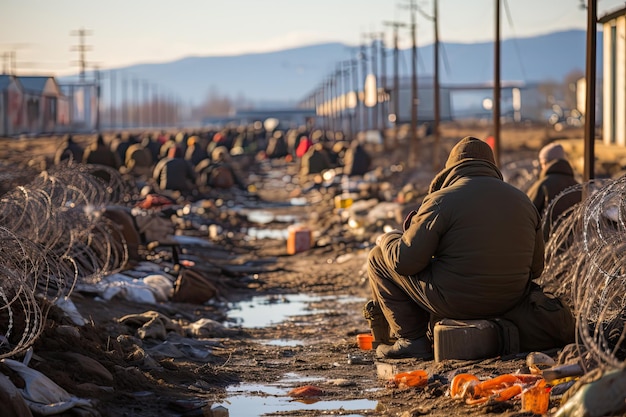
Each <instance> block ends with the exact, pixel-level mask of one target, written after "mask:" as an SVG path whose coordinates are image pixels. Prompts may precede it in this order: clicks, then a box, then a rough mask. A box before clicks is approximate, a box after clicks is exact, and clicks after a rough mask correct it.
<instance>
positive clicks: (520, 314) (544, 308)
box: [502, 283, 576, 352]
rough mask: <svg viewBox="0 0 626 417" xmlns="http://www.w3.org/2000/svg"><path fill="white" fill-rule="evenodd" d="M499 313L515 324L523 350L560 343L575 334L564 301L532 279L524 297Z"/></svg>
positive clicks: (565, 343)
mask: <svg viewBox="0 0 626 417" xmlns="http://www.w3.org/2000/svg"><path fill="white" fill-rule="evenodd" d="M502 317H503V318H505V319H507V320H510V321H511V322H513V323H514V324H515V325H516V326H517V328H518V331H519V338H520V349H521V350H522V351H525V352H528V351H535V350H547V349H553V348H559V347H563V346H565V345H567V344H569V343H573V342H574V339H575V337H576V336H575V333H576V320H575V319H574V315H573V314H572V311H571V310H570V308H569V307H568V306H567V304H565V302H564V301H562V300H561V299H560V298H559V297H557V296H555V295H553V294H551V293H547V292H544V291H543V289H542V288H541V287H540V286H539V285H537V284H535V283H531V285H530V289H529V292H528V294H527V295H526V297H524V299H523V300H522V301H521V302H520V303H519V304H518V305H517V306H515V307H514V308H513V309H512V310H510V311H509V312H507V313H506V314H504V315H503V316H502Z"/></svg>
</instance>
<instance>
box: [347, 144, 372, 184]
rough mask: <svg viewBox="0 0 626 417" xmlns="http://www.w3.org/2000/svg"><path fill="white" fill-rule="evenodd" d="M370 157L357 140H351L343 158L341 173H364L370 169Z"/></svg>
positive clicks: (354, 174) (351, 174) (353, 174)
mask: <svg viewBox="0 0 626 417" xmlns="http://www.w3.org/2000/svg"><path fill="white" fill-rule="evenodd" d="M371 163H372V157H371V156H370V154H369V153H368V152H367V151H366V150H365V148H364V147H363V145H362V144H361V143H360V142H359V141H358V140H353V141H352V142H351V143H350V146H349V147H348V149H347V150H346V153H345V155H344V158H343V165H344V166H343V173H344V174H346V175H348V176H356V175H364V174H365V173H366V172H367V171H369V169H370V164H371Z"/></svg>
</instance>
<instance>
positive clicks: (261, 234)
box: [247, 227, 289, 240]
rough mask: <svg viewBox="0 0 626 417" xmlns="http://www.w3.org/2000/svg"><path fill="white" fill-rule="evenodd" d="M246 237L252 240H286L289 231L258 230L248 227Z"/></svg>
mask: <svg viewBox="0 0 626 417" xmlns="http://www.w3.org/2000/svg"><path fill="white" fill-rule="evenodd" d="M247 234H248V236H250V237H251V238H254V239H275V240H287V237H288V236H289V230H287V229H260V228H258V227H250V228H248V231H247Z"/></svg>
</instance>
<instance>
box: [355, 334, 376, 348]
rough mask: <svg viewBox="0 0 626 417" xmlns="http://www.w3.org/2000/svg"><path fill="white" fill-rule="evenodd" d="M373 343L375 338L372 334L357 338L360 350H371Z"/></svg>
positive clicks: (359, 335) (360, 335)
mask: <svg viewBox="0 0 626 417" xmlns="http://www.w3.org/2000/svg"><path fill="white" fill-rule="evenodd" d="M373 341H374V336H372V335H371V334H370V333H363V334H358V335H357V336H356V343H357V344H358V345H359V348H360V349H363V350H371V349H372V342H373Z"/></svg>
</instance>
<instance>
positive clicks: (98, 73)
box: [94, 66, 100, 133]
mask: <svg viewBox="0 0 626 417" xmlns="http://www.w3.org/2000/svg"><path fill="white" fill-rule="evenodd" d="M94 75H95V78H96V132H98V133H99V132H100V68H99V67H98V66H96V67H94Z"/></svg>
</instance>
